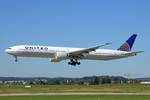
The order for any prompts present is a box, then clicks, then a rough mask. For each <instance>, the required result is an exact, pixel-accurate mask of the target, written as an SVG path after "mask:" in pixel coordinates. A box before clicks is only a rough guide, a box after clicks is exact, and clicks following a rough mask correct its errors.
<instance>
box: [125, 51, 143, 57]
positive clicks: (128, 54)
mask: <svg viewBox="0 0 150 100" xmlns="http://www.w3.org/2000/svg"><path fill="white" fill-rule="evenodd" d="M142 52H144V51H135V52H129V53H126V54H125V55H127V56H135V55H136V54H137V53H142Z"/></svg>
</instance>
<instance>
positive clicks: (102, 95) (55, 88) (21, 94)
mask: <svg viewBox="0 0 150 100" xmlns="http://www.w3.org/2000/svg"><path fill="white" fill-rule="evenodd" d="M0 100H150V85H140V84H105V85H89V86H83V85H33V86H32V88H25V87H24V85H0Z"/></svg>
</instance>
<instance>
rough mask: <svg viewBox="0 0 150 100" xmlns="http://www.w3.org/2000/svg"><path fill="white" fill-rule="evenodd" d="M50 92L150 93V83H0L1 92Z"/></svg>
mask: <svg viewBox="0 0 150 100" xmlns="http://www.w3.org/2000/svg"><path fill="white" fill-rule="evenodd" d="M48 92H117V93H120V92H121V93H124V92H128V93H147V92H148V93H150V85H140V84H130V85H129V84H122V85H120V84H114V85H111V84H105V85H89V86H82V85H33V87H32V88H31V89H25V88H24V86H23V85H11V86H7V85H0V93H48Z"/></svg>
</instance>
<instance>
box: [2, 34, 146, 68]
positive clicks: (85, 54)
mask: <svg viewBox="0 0 150 100" xmlns="http://www.w3.org/2000/svg"><path fill="white" fill-rule="evenodd" d="M136 37H137V34H133V35H132V36H131V37H130V38H129V39H128V40H127V41H126V42H124V43H123V44H122V45H121V46H120V48H118V49H116V50H110V49H99V48H101V47H103V46H106V45H109V44H110V43H104V44H101V45H97V46H93V47H89V48H70V47H54V46H38V45H17V46H12V47H9V48H8V49H6V50H5V52H6V53H8V54H10V55H13V56H14V57H15V62H17V61H18V59H17V57H18V56H20V57H41V58H50V61H51V62H60V61H62V60H67V59H69V60H70V62H68V64H69V65H73V66H76V65H80V62H79V61H78V60H115V59H121V58H127V57H131V56H136V55H137V54H138V53H142V52H144V51H135V52H131V49H132V46H133V44H134V41H135V39H136Z"/></svg>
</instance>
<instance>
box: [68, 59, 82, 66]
mask: <svg viewBox="0 0 150 100" xmlns="http://www.w3.org/2000/svg"><path fill="white" fill-rule="evenodd" d="M68 64H69V65H73V66H76V65H80V62H78V60H77V59H75V60H73V59H70V62H68Z"/></svg>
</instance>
